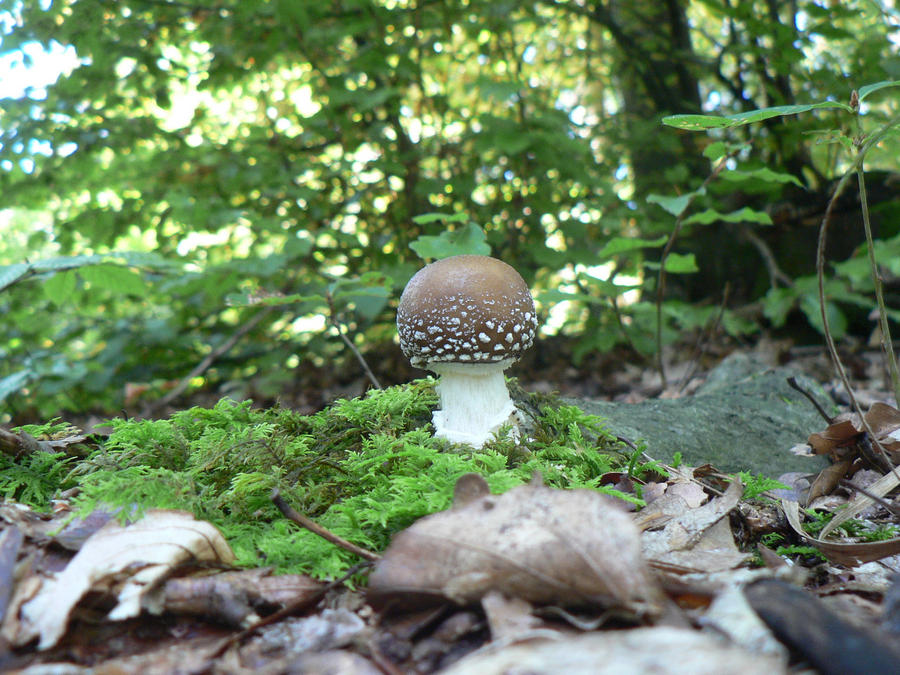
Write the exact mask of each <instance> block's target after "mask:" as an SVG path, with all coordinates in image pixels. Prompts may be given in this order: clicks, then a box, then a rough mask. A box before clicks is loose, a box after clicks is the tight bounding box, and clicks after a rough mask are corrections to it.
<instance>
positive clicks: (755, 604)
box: [0, 340, 900, 675]
mask: <svg viewBox="0 0 900 675" xmlns="http://www.w3.org/2000/svg"><path fill="white" fill-rule="evenodd" d="M744 349H745V350H746V351H750V352H752V353H753V354H754V356H755V357H756V358H758V359H759V360H761V361H762V362H764V363H767V364H770V365H772V366H776V365H785V364H787V365H790V366H791V367H793V368H796V369H798V370H800V371H802V372H804V373H806V374H808V375H810V376H811V377H813V378H814V379H816V380H817V381H819V382H820V383H822V384H823V386H824V387H825V389H826V391H827V392H828V393H829V394H830V395H831V396H832V397H833V399H834V401H835V403H837V404H838V405H839V406H841V408H842V409H846V404H847V397H846V394H845V393H844V391H843V387H842V385H840V383H839V382H838V380H837V379H836V378H835V377H834V376H833V371H832V368H831V367H830V365H829V363H828V359H827V356H826V355H825V352H824V349H823V348H819V347H810V348H803V347H792V346H790V345H789V344H787V343H779V342H774V341H768V340H766V341H762V342H760V343H758V344H756V345H755V346H753V347H752V348H744ZM728 351H732V348H725V347H715V348H707V350H706V351H705V353H704V354H703V355H702V356H700V357H695V356H693V355H691V356H690V357H687V358H682V359H678V358H672V359H671V360H670V361H669V362H667V372H668V386H667V387H665V388H663V387H662V386H661V379H660V377H659V374H658V372H657V371H656V369H655V367H654V364H640V365H633V364H631V363H629V359H628V358H625V357H624V355H622V354H618V355H612V356H606V357H591V358H587V359H585V360H584V361H583V362H582V363H581V364H580V365H579V366H577V367H576V366H573V365H572V358H571V354H570V353H568V348H567V347H566V346H565V345H553V344H545V345H543V347H542V348H539V349H537V350H535V351H534V353H533V354H531V355H529V357H528V358H526V359H525V360H524V361H523V363H521V364H519V365H518V366H517V367H516V368H515V369H513V371H512V372H511V373H510V374H511V375H513V376H515V377H517V378H518V382H519V384H520V385H521V386H522V388H523V389H525V390H526V391H531V392H537V393H549V392H551V391H552V392H558V393H559V394H561V395H563V396H567V397H573V398H596V399H605V400H617V401H623V402H639V401H642V400H646V399H648V398H652V397H657V396H662V397H667V398H674V397H680V396H690V395H691V394H692V392H693V391H695V390H696V388H697V387H698V386H699V385H700V384H701V383H702V382H703V379H704V376H705V373H706V372H708V370H709V369H710V368H711V367H712V366H714V365H715V364H716V363H718V362H719V361H721V360H722V358H723V357H724V356H725V355H726V352H728ZM842 358H843V359H844V365H845V367H846V368H847V369H848V371H849V372H850V375H851V378H852V381H853V383H854V386H855V387H856V389H855V391H856V393H857V397H858V398H859V400H860V402H861V403H862V404H863V405H864V406H865V407H868V406H869V405H871V404H872V403H874V402H877V401H880V402H883V403H884V402H887V403H891V402H892V400H891V397H890V396H889V394H888V392H887V388H886V386H885V377H884V373H883V369H882V367H881V360H880V354H879V353H878V351H877V350H869V349H858V350H856V351H854V352H847V353H844V354H842ZM377 362H378V363H379V365H380V368H379V371H380V372H385V373H390V374H391V375H390V377H389V378H388V377H386V378H385V379H386V380H388V381H386V382H384V384H385V385H393V384H399V383H402V382H406V381H409V380H412V379H415V378H417V377H421V376H422V373H421V372H420V371H415V370H412V369H410V368H409V367H408V366H407V365H405V364H404V363H402V362H401V361H400V359H398V358H396V356H395V355H394V354H393V353H390V354H387V355H386V356H385V357H384V358H383V359H380V360H378V361H377ZM369 386H370V385H369V383H368V380H367V378H366V377H365V375H363V374H362V373H361V372H359V370H358V369H354V368H348V369H347V370H346V371H343V372H336V371H335V370H334V369H328V368H321V369H315V368H312V369H305V379H304V380H303V381H298V382H297V383H296V386H295V387H294V388H293V391H290V392H285V393H283V394H282V395H281V396H279V398H278V401H277V403H278V404H280V405H281V406H284V407H288V408H293V409H294V410H298V411H300V412H302V413H304V414H309V413H313V412H315V411H317V410H320V409H323V408H327V406H328V405H329V404H330V403H331V402H332V401H334V400H335V399H338V398H353V397H356V396H360V395H362V394H363V393H365V391H366V390H367V389H368V388H369ZM217 398H218V397H211V396H208V395H204V394H197V395H196V396H194V397H193V398H192V399H191V400H190V401H180V402H179V404H178V405H179V407H180V408H181V409H184V408H187V407H190V406H191V405H198V406H212V405H213V404H214V403H215V401H216V400H217ZM257 403H260V404H262V405H263V406H266V405H270V404H274V403H276V401H265V400H263V401H258V402H257ZM898 417H900V413H898ZM90 421H91V420H88V419H85V420H82V422H83V423H85V424H89V423H90ZM825 427H828V424H827V423H826V422H824V421H823V429H825ZM896 428H900V421H898V423H897V425H896V426H895V427H894V429H895V430H896ZM828 429H829V430H831V429H832V427H828ZM835 433H837V431H835ZM879 433H880V431H879ZM890 433H893V431H891V430H890V429H888V430H887V431H885V437H884V439H888V436H889V434H890ZM884 439H883V440H884ZM888 440H889V439H888ZM885 442H887V440H885ZM841 443H843V446H842V449H837V450H834V452H835V455H834V458H833V459H834V463H833V465H832V466H833V467H837V469H834V470H832V471H831V475H830V476H826V475H825V474H826V472H824V471H823V472H822V475H820V476H816V477H809V481H808V482H807V486H808V485H809V483H813V484H816V483H817V482H819V483H821V482H822V481H825V482H828V481H830V482H829V483H828V484H829V491H828V492H827V494H823V495H821V496H820V497H819V498H818V499H817V501H815V503H805V501H804V499H805V498H807V497H809V496H810V495H809V494H808V493H807V494H806V495H805V497H804V496H801V497H800V503H799V504H798V502H797V501H791V499H792V498H793V499H796V489H795V490H794V492H793V494H794V497H792V498H787V499H786V498H785V495H786V494H787V493H788V491H787V490H782V489H779V487H780V488H784V487H785V486H777V487H776V486H773V485H769V484H767V483H765V482H762V483H758V484H756V485H750V486H741V484H740V483H739V482H738V481H736V480H734V476H725V475H722V474H721V473H719V472H718V471H717V470H716V468H715V467H710V466H685V465H665V466H658V467H656V468H654V469H652V470H647V471H645V472H643V473H641V474H638V473H636V472H633V471H632V467H631V466H629V469H628V470H627V471H619V472H618V473H616V472H609V474H610V475H611V476H612V478H611V480H612V479H615V480H617V481H618V482H617V483H616V487H617V488H618V489H620V490H622V491H624V492H629V491H630V494H631V495H632V496H637V497H640V498H641V500H640V502H641V506H640V508H635V507H634V505H633V504H632V505H627V504H626V505H624V506H623V504H624V503H623V502H619V501H617V500H609V499H607V498H605V497H602V496H600V495H598V494H595V493H593V492H591V491H580V490H575V491H572V490H558V489H554V488H551V487H547V486H543V485H541V484H539V483H532V484H530V485H525V486H522V487H519V488H514V489H512V490H510V491H508V492H505V493H504V494H503V495H497V494H494V495H491V494H489V493H488V492H487V486H486V485H485V484H484V483H483V481H481V482H479V481H478V480H474V479H471V478H467V479H465V480H462V479H461V480H460V482H459V483H457V486H456V490H455V492H454V499H453V505H452V507H451V508H449V509H447V510H443V511H440V512H438V513H436V514H435V515H432V516H428V517H426V518H423V519H421V520H419V521H417V522H416V523H414V524H413V525H411V526H410V527H408V528H407V529H405V530H404V531H402V532H400V533H399V534H398V535H396V536H395V538H394V542H393V544H392V545H391V547H390V548H388V549H387V550H385V551H378V552H376V551H365V550H362V551H357V553H358V554H359V556H360V557H359V560H360V562H361V565H360V566H359V567H357V568H354V569H353V570H351V571H352V572H353V573H354V576H353V577H352V580H353V583H347V582H346V580H345V579H343V578H339V579H335V580H334V581H333V582H331V583H328V582H327V581H321V580H316V579H313V578H311V577H308V576H305V575H302V574H286V575H280V576H279V575H273V574H272V573H271V570H270V569H266V568H250V569H232V568H231V566H230V564H229V563H230V561H231V560H232V559H233V553H231V551H230V550H229V544H228V542H226V541H225V539H223V538H222V536H221V535H220V534H219V533H218V532H216V531H215V528H212V530H210V529H208V528H211V527H212V526H210V525H209V524H208V523H205V522H203V521H202V520H195V519H194V518H193V517H191V516H190V515H188V514H183V513H182V514H180V515H173V512H148V513H147V515H146V516H145V517H144V518H143V519H142V520H139V521H137V522H136V523H133V524H130V525H127V526H125V525H121V524H119V523H118V521H116V520H115V519H111V518H110V517H109V516H108V515H106V516H105V517H102V518H98V519H97V520H91V518H88V519H85V520H84V521H80V522H79V523H78V532H77V534H76V535H74V538H75V540H76V541H77V543H76V544H74V545H67V544H66V542H64V541H63V537H62V536H61V535H60V533H61V532H63V533H68V532H69V528H66V527H65V523H66V522H67V518H68V516H69V514H68V512H67V505H66V499H67V496H66V495H61V496H60V497H59V498H58V499H57V500H56V501H55V502H54V504H55V506H54V509H53V510H52V511H51V512H50V513H41V512H38V511H35V510H33V509H31V508H29V507H27V506H25V505H21V504H14V503H11V502H10V501H6V502H3V503H2V504H0V582H3V583H0V618H2V619H3V623H2V631H0V671H3V672H16V673H24V674H26V675H38V674H41V675H43V674H45V673H66V674H68V673H73V674H75V673H77V674H81V673H110V674H112V673H161V674H166V673H223V674H226V673H227V674H230V673H251V672H252V673H254V675H268V674H270V673H271V674H273V675H274V674H276V673H310V674H313V673H315V674H324V673H348V674H351V675H352V674H357V673H359V674H365V675H368V674H369V673H387V674H388V675H396V674H398V673H410V674H412V673H432V672H442V673H464V674H469V673H479V674H481V673H484V674H489V673H498V674H499V673H510V672H528V673H548V674H549V673H558V672H566V673H585V674H587V673H623V672H628V673H648V674H649V673H685V674H688V673H690V674H691V675H695V674H696V673H710V674H712V673H716V674H717V675H721V674H723V673H724V674H727V673H734V674H735V675H737V674H741V675H743V674H746V673H761V674H762V673H765V674H766V675H773V674H775V673H825V674H831V673H834V674H835V675H837V674H838V673H840V674H841V675H846V674H847V673H866V675H872V674H873V673H882V672H883V673H896V672H900V652H898V650H897V647H896V644H897V637H898V636H900V581H898V579H900V516H898V513H900V508H898V507H900V500H898V498H897V497H896V493H897V490H896V485H897V483H896V482H895V483H894V484H893V487H887V488H885V486H884V485H881V483H884V481H885V480H890V478H891V476H892V473H891V472H890V471H889V470H886V469H885V468H884V467H883V466H882V467H881V468H879V466H878V465H877V462H876V464H875V465H873V464H870V463H867V459H866V457H867V455H866V452H865V448H862V449H861V446H865V444H866V435H865V434H856V435H854V434H850V435H849V436H847V438H845V439H844V441H841ZM839 445H840V443H839ZM870 445H871V444H870ZM648 466H649V465H648ZM613 474H615V475H613ZM851 479H852V480H855V481H858V483H857V487H858V489H854V487H853V486H848V484H847V483H845V482H841V481H842V480H851ZM791 487H795V486H791ZM813 489H814V488H813ZM873 493H877V494H873ZM867 495H868V496H869V497H872V498H870V499H869V500H868V502H867V503H866V504H857V503H856V502H858V501H859V499H860V498H866V496H867ZM279 508H281V507H279ZM851 509H853V510H854V514H853V515H854V518H852V519H850V520H847V521H845V524H843V525H842V526H840V527H835V528H834V530H835V532H834V533H833V534H832V535H831V536H830V537H828V538H826V537H825V535H824V534H823V528H825V529H828V521H829V520H831V519H834V518H835V517H836V514H837V513H839V512H840V511H842V510H843V511H849V510H851ZM282 512H283V513H285V514H286V516H287V517H288V518H289V519H294V517H295V516H297V514H296V513H293V514H291V513H290V509H289V508H288V509H287V510H282ZM573 513H577V514H579V515H578V517H577V518H572V514H573ZM297 517H298V518H299V519H300V521H297V520H295V522H301V523H302V522H303V521H302V518H303V516H302V514H300V515H299V516H297ZM173 519H174V520H173ZM312 526H313V527H314V524H313V525H312ZM174 533H178V534H177V536H176V534H174ZM322 534H323V535H324V536H329V533H328V532H324V533H322ZM69 543H70V544H71V542H69ZM338 545H339V546H344V545H345V544H344V543H340V542H339V543H338ZM173 548H175V549H177V552H173V551H172V550H171V549H173ZM135 550H145V553H143V554H138V555H135V554H134V551H135ZM369 570H374V571H371V574H370V576H368V580H367V581H366V578H367V577H366V575H367V574H369ZM59 579H63V582H62V583H57V581H56V580H59ZM54 584H56V585H54Z"/></svg>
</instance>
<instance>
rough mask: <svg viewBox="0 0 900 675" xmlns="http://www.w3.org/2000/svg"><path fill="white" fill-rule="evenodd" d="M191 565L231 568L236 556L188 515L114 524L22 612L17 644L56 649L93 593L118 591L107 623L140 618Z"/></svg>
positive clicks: (153, 515) (163, 514) (157, 514)
mask: <svg viewBox="0 0 900 675" xmlns="http://www.w3.org/2000/svg"><path fill="white" fill-rule="evenodd" d="M189 560H198V561H214V562H220V563H229V562H231V561H232V560H234V554H233V553H232V552H231V549H230V548H229V547H228V544H227V543H226V542H225V540H224V539H223V538H222V535H221V534H220V533H219V531H218V530H217V529H216V528H215V527H213V526H212V525H211V524H210V523H207V522H204V521H200V520H195V519H194V517H193V516H192V515H191V514H189V513H184V512H181V511H164V510H151V511H148V512H147V513H146V515H145V516H144V517H143V518H142V519H141V520H139V521H137V522H135V523H132V524H130V525H127V526H123V525H121V524H120V523H119V522H118V521H111V522H109V523H107V524H106V525H105V526H104V527H102V528H101V529H100V530H98V531H97V532H96V533H95V534H94V535H92V536H91V537H90V538H89V539H88V540H87V541H86V542H85V543H84V546H83V547H82V548H81V550H80V551H79V552H78V553H77V554H76V555H75V557H74V558H72V560H71V561H70V562H69V564H68V565H67V566H66V569H65V570H63V572H62V573H60V574H58V575H56V576H55V577H54V578H52V579H48V580H47V581H45V582H44V584H43V586H42V588H41V590H40V591H39V592H38V593H37V595H36V596H35V597H33V598H32V599H31V600H29V601H28V602H26V603H25V604H24V605H23V606H22V609H21V617H20V624H19V631H18V635H17V636H16V639H15V642H16V644H18V645H23V644H26V643H27V642H29V641H31V640H32V639H33V638H35V637H40V642H39V644H38V648H39V649H47V648H49V647H52V646H53V645H54V644H56V642H57V641H58V640H59V639H60V638H61V637H62V636H63V634H64V633H65V630H66V626H67V624H68V622H69V615H70V613H71V611H72V610H73V609H74V607H75V605H76V604H77V603H78V601H79V600H80V599H81V598H82V597H83V596H84V595H85V594H86V593H88V592H89V591H100V592H109V591H111V590H113V589H114V588H115V589H116V590H115V593H116V601H117V603H118V604H117V605H116V606H115V607H114V608H113V610H112V611H111V612H110V613H109V615H108V618H110V619H112V620H118V619H125V618H129V617H133V616H137V615H138V614H139V613H140V609H141V598H142V596H143V595H144V593H145V592H147V591H148V590H149V589H151V588H152V587H153V586H154V584H156V583H157V582H158V581H160V580H161V579H162V578H163V577H165V576H166V575H167V574H169V573H170V572H171V570H172V568H173V567H174V566H176V565H178V564H180V563H184V562H186V561H189ZM123 579H124V580H125V581H124V583H123V584H121V585H119V584H120V582H121V581H122V580H123Z"/></svg>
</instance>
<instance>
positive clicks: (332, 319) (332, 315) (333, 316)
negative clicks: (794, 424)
mask: <svg viewBox="0 0 900 675" xmlns="http://www.w3.org/2000/svg"><path fill="white" fill-rule="evenodd" d="M325 299H326V300H327V301H328V323H330V324H331V325H332V326H334V329H335V330H336V331H337V332H338V335H339V336H340V338H341V340H343V342H344V344H345V345H347V347H348V349H350V351H351V352H353V356H355V357H356V360H357V361H358V362H359V365H361V366H362V369H363V371H364V372H365V373H366V377H368V378H369V382H371V383H372V386H373V387H375V388H376V389H381V383H380V382H379V381H378V378H377V377H375V373H373V372H372V369H371V368H369V364H368V363H366V360H365V359H364V358H363V355H362V354H361V353H360V351H359V350H358V349H357V348H356V345H355V344H353V341H352V340H351V339H350V338H348V337H347V335H346V333H344V329H343V326H342V324H341V323H340V322H339V321H338V319H337V311H336V310H335V308H334V298H332V296H331V292H327V293H326V294H325Z"/></svg>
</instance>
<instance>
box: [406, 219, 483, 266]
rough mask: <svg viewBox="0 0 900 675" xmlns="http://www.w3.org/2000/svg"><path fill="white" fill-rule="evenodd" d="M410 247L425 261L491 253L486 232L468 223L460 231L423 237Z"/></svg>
mask: <svg viewBox="0 0 900 675" xmlns="http://www.w3.org/2000/svg"><path fill="white" fill-rule="evenodd" d="M409 247H410V248H411V249H412V250H413V251H415V252H416V255H418V256H419V257H420V258H422V259H423V260H427V259H429V258H431V259H435V260H439V259H441V258H449V257H450V256H452V255H463V254H466V253H474V254H477V255H490V253H491V247H490V246H488V243H487V241H486V238H485V236H484V230H482V229H481V228H480V227H478V225H476V224H475V223H468V224H467V225H466V226H465V227H462V228H460V229H458V230H454V231H450V230H448V231H446V232H441V233H440V234H439V235H437V236H429V235H422V236H421V237H419V238H418V239H416V240H415V241H414V242H412V243H411V244H410V245H409Z"/></svg>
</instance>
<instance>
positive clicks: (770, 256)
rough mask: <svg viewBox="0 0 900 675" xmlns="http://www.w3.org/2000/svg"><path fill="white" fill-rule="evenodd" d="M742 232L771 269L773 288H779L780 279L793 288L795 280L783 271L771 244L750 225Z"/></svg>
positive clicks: (770, 283) (770, 281) (770, 275)
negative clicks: (770, 246)
mask: <svg viewBox="0 0 900 675" xmlns="http://www.w3.org/2000/svg"><path fill="white" fill-rule="evenodd" d="M740 232H741V236H742V237H744V238H745V239H746V240H747V241H749V242H750V243H751V244H753V246H754V247H755V248H756V250H757V251H758V252H759V255H760V257H761V258H762V259H763V262H764V263H765V265H766V269H767V270H768V271H769V285H770V286H771V287H772V288H778V282H779V281H780V282H781V283H782V284H784V285H785V286H787V287H788V288H793V286H794V280H793V279H791V278H790V277H789V276H788V275H787V274H785V273H784V272H782V271H781V268H780V267H779V266H778V263H777V262H776V260H775V254H774V253H772V249H771V248H769V245H768V244H767V243H766V242H764V241H763V240H762V238H761V237H760V236H759V235H758V234H756V232H754V231H753V230H752V229H750V228H749V227H746V226H744V227H742V228H741V230H740Z"/></svg>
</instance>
